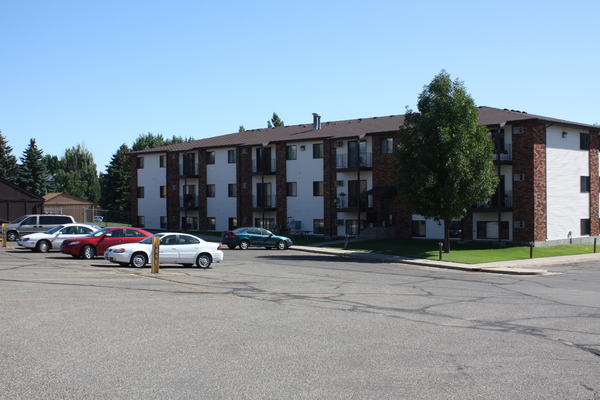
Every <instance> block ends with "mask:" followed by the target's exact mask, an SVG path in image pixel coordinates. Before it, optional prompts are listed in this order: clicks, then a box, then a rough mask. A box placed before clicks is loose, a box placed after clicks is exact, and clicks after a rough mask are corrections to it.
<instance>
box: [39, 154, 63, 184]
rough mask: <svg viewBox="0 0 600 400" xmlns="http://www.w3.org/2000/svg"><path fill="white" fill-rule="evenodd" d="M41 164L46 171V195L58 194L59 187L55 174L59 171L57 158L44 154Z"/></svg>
mask: <svg viewBox="0 0 600 400" xmlns="http://www.w3.org/2000/svg"><path fill="white" fill-rule="evenodd" d="M42 162H43V163H44V166H45V167H46V171H48V185H47V190H48V193H55V192H59V191H60V189H59V185H58V182H57V181H56V174H57V172H58V170H59V169H60V160H59V159H58V157H57V156H52V155H50V154H46V155H45V156H44V158H42Z"/></svg>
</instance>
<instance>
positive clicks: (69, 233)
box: [52, 226, 93, 249]
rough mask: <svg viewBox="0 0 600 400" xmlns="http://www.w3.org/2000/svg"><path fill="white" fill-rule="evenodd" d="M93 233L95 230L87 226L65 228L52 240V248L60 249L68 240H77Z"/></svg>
mask: <svg viewBox="0 0 600 400" xmlns="http://www.w3.org/2000/svg"><path fill="white" fill-rule="evenodd" d="M92 232H93V229H91V228H88V227H85V226H65V227H64V228H62V229H61V230H59V231H58V232H57V233H56V235H54V237H53V238H52V248H54V249H60V246H61V245H62V242H64V241H65V240H67V239H72V238H77V237H82V236H86V235H89V234H90V233H92Z"/></svg>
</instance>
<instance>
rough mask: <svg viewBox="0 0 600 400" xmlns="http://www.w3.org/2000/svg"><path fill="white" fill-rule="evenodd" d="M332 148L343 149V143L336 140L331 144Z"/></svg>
mask: <svg viewBox="0 0 600 400" xmlns="http://www.w3.org/2000/svg"><path fill="white" fill-rule="evenodd" d="M333 147H344V142H342V141H341V140H336V141H335V142H333Z"/></svg>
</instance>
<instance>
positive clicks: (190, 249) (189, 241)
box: [177, 235, 202, 264]
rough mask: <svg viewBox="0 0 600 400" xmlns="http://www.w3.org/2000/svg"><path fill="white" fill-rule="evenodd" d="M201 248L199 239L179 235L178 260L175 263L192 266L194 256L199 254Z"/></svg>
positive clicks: (194, 260) (194, 259)
mask: <svg viewBox="0 0 600 400" xmlns="http://www.w3.org/2000/svg"><path fill="white" fill-rule="evenodd" d="M201 246H202V242H201V241H200V239H198V238H196V237H193V236H187V235H179V239H178V243H177V252H178V253H179V258H178V260H177V262H178V263H180V264H194V263H195V262H196V256H197V255H198V254H199V253H200V252H201Z"/></svg>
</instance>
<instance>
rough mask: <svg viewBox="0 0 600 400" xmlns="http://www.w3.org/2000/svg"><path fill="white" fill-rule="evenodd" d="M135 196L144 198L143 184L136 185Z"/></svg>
mask: <svg viewBox="0 0 600 400" xmlns="http://www.w3.org/2000/svg"><path fill="white" fill-rule="evenodd" d="M137 197H138V199H143V198H144V187H143V186H138V188H137Z"/></svg>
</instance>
